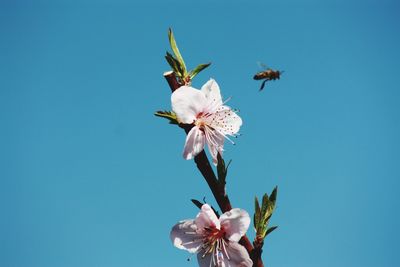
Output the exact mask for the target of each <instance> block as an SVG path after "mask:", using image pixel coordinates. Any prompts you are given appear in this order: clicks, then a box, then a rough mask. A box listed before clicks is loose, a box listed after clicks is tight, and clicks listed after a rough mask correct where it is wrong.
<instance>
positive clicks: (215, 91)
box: [201, 79, 222, 113]
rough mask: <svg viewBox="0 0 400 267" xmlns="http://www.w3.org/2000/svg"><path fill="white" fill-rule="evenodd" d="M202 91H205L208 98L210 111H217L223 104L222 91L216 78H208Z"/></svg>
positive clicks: (208, 109)
mask: <svg viewBox="0 0 400 267" xmlns="http://www.w3.org/2000/svg"><path fill="white" fill-rule="evenodd" d="M201 91H202V92H203V93H204V95H205V96H206V99H207V103H208V107H207V111H208V112H211V113H213V112H215V110H216V109H217V108H218V107H220V106H221V105H222V97H221V91H220V90H219V86H218V84H217V82H216V81H215V80H214V79H210V80H208V82H206V83H205V84H204V85H203V86H202V87H201Z"/></svg>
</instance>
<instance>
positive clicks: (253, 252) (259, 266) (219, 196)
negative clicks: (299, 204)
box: [164, 71, 264, 267]
mask: <svg viewBox="0 0 400 267" xmlns="http://www.w3.org/2000/svg"><path fill="white" fill-rule="evenodd" d="M164 77H165V79H166V80H167V82H168V85H169V87H170V88H171V91H172V92H174V91H175V90H176V89H178V88H179V87H180V86H181V85H180V84H179V83H178V81H177V80H176V76H175V74H174V73H173V72H172V71H168V72H165V73H164ZM180 127H181V128H183V129H184V130H185V132H186V134H187V133H189V131H190V129H191V128H192V127H193V126H192V125H190V124H181V125H180ZM194 161H195V163H196V166H197V169H199V171H200V172H201V174H202V175H203V177H204V179H205V180H206V182H207V184H208V186H209V187H210V189H211V192H212V193H213V195H214V198H215V200H216V201H217V203H218V206H219V207H220V209H221V211H222V212H227V211H229V210H231V209H232V205H231V202H230V200H229V197H228V195H227V194H226V192H225V186H224V185H221V184H220V183H219V182H218V179H217V177H216V176H215V173H214V171H213V169H212V167H211V164H210V161H209V160H208V158H207V155H206V153H205V152H204V150H203V151H201V152H200V153H199V154H198V155H197V156H196V157H195V158H194ZM239 243H240V244H241V245H242V246H244V247H245V248H246V250H247V252H248V253H249V255H250V257H251V259H252V260H253V267H264V264H263V262H262V259H261V253H262V249H261V248H262V244H259V245H260V246H257V247H255V248H253V246H252V244H251V242H250V240H249V239H248V238H247V236H246V235H244V236H243V237H242V238H241V239H240V241H239ZM257 244H258V243H254V245H257Z"/></svg>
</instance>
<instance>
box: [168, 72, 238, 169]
mask: <svg viewBox="0 0 400 267" xmlns="http://www.w3.org/2000/svg"><path fill="white" fill-rule="evenodd" d="M171 103H172V110H173V111H174V112H175V114H176V116H177V118H178V121H179V122H180V123H186V124H194V126H193V128H192V129H191V130H190V132H189V133H188V135H187V137H186V142H185V147H184V150H183V157H184V158H185V159H192V158H194V157H195V156H196V155H197V154H199V153H200V152H201V151H202V150H203V149H204V146H205V144H206V143H207V145H208V149H209V151H210V154H211V156H212V158H213V162H214V164H217V154H218V152H219V153H220V154H222V151H223V147H224V139H225V138H226V139H228V140H230V139H229V137H228V136H236V135H237V133H238V132H239V129H240V126H241V125H242V119H241V118H240V117H239V116H238V115H237V114H236V113H235V112H234V111H233V110H232V109H231V108H230V107H228V106H225V105H224V103H223V102H222V98H221V93H220V90H219V86H218V84H217V82H216V81H215V80H213V79H210V80H209V81H208V82H207V83H206V84H204V85H203V86H202V88H201V90H198V89H195V88H193V87H190V86H181V87H180V88H179V89H178V90H175V92H174V93H173V94H172V96H171ZM232 143H233V142H232Z"/></svg>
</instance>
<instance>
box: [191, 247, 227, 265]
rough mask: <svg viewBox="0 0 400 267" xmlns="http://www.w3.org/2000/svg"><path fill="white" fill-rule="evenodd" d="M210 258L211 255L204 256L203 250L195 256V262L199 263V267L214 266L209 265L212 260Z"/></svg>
mask: <svg viewBox="0 0 400 267" xmlns="http://www.w3.org/2000/svg"><path fill="white" fill-rule="evenodd" d="M212 256H213V255H212V254H211V253H207V254H204V250H200V252H199V253H198V254H197V262H198V263H199V267H210V266H215V265H213V264H212V263H211V261H212V260H213V259H212ZM218 267H219V266H218ZM224 267H225V266H224Z"/></svg>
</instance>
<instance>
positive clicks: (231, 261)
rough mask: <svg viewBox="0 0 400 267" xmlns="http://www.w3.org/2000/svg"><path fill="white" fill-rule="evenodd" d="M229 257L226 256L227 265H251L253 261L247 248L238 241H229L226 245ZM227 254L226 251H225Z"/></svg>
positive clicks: (231, 266)
mask: <svg viewBox="0 0 400 267" xmlns="http://www.w3.org/2000/svg"><path fill="white" fill-rule="evenodd" d="M226 253H227V254H228V257H229V258H228V257H224V262H225V266H227V267H251V266H253V261H252V260H251V259H250V257H249V253H248V252H247V250H246V249H245V248H244V247H243V246H242V245H240V244H239V243H236V242H229V243H228V245H227V246H226ZM224 254H225V253H224Z"/></svg>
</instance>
